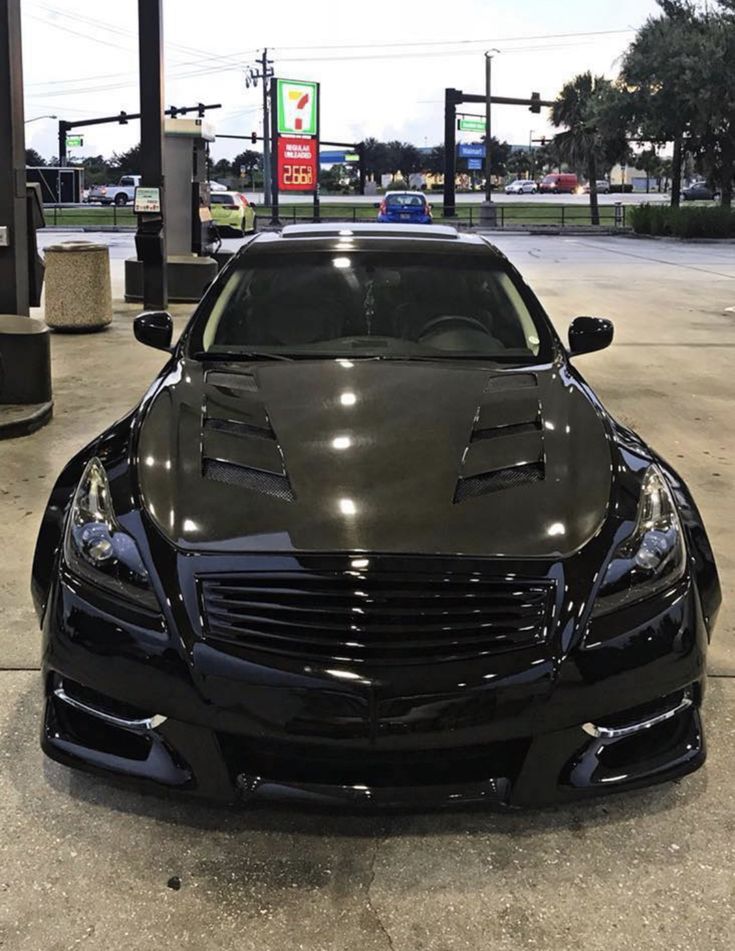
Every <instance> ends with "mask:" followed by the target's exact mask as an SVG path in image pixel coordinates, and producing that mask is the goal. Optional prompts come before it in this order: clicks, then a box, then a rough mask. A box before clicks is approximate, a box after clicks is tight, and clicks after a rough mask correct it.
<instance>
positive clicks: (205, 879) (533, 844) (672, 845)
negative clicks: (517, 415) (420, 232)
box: [0, 233, 735, 951]
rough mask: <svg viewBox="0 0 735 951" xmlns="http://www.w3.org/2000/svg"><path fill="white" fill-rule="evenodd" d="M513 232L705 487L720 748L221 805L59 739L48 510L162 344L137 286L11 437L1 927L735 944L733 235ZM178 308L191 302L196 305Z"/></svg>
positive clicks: (612, 382)
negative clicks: (444, 800) (636, 782)
mask: <svg viewBox="0 0 735 951" xmlns="http://www.w3.org/2000/svg"><path fill="white" fill-rule="evenodd" d="M65 237H72V236H71V235H66V236H65V235H63V234H59V233H55V234H45V235H43V241H44V243H45V244H48V243H51V242H56V241H59V240H64V238H65ZM74 237H78V236H74ZM87 237H91V238H92V239H93V240H103V241H106V242H108V243H109V244H110V247H111V257H112V266H113V296H115V297H117V298H118V300H119V299H121V297H122V262H123V260H124V258H125V257H126V256H129V255H131V254H132V253H133V250H132V249H133V239H132V236H130V235H121V234H117V235H104V236H101V235H97V236H87ZM236 244H237V242H236V241H228V242H227V245H229V246H232V247H235V246H236ZM497 244H498V245H499V247H500V248H501V249H502V250H503V251H504V252H505V253H506V254H507V255H508V256H509V257H510V258H511V260H512V261H513V262H514V263H515V264H516V265H517V266H518V268H519V270H520V271H521V273H522V274H523V275H524V276H525V277H526V278H527V280H528V281H529V283H530V284H531V285H532V286H533V288H534V289H535V290H536V291H537V293H538V295H539V296H540V298H541V300H542V302H543V303H544V304H545V306H546V307H547V309H548V311H549V313H550V315H551V317H552V319H553V321H554V323H555V325H556V327H557V329H558V330H559V331H560V333H565V332H566V326H567V324H568V322H569V320H570V319H571V318H572V317H574V316H577V315H579V314H595V315H600V316H605V317H609V318H611V319H612V320H613V321H614V322H615V326H616V339H615V342H614V344H613V346H612V348H611V349H609V350H607V351H605V352H602V353H599V354H593V355H590V356H586V357H581V358H579V360H578V363H577V365H578V366H579V368H580V369H581V370H582V372H583V373H584V374H585V375H586V377H587V378H588V379H589V381H590V383H591V384H592V385H593V386H594V387H595V389H596V390H597V392H598V394H599V395H600V396H601V397H602V399H603V400H604V402H605V403H606V405H607V407H608V408H609V409H610V410H611V411H612V412H613V413H614V414H615V415H616V416H617V417H618V418H619V419H621V420H622V421H623V422H624V423H626V424H627V425H630V426H632V427H633V428H634V429H636V430H637V431H638V432H639V433H640V434H641V435H642V436H643V437H644V438H645V439H646V440H647V441H649V442H650V443H651V444H652V445H653V446H654V447H655V448H656V449H657V450H659V451H660V452H661V453H662V454H663V455H664V456H665V457H666V458H667V459H668V460H669V461H670V462H671V463H672V464H673V465H674V467H675V468H677V469H678V470H680V472H681V474H682V475H683V476H684V478H685V479H686V480H687V482H688V483H689V485H690V487H691V489H692V491H693V493H694V495H695V497H696V499H697V501H698V503H699V505H700V507H701V509H702V514H703V516H704V519H705V522H706V524H707V526H708V529H709V531H710V535H711V539H712V542H713V545H714V547H715V553H716V555H717V558H718V565H719V569H720V573H721V577H722V582H723V595H724V601H725V603H724V607H723V611H722V613H721V615H720V622H719V628H718V630H717V632H716V636H715V640H714V642H713V644H712V648H711V652H710V662H709V668H710V678H709V686H708V696H707V700H706V703H705V718H706V723H707V728H708V742H709V759H708V763H707V765H706V767H705V768H704V769H703V770H701V771H699V772H698V773H696V774H694V775H693V776H691V777H688V778H685V779H683V780H681V781H680V782H677V783H673V784H669V785H666V786H662V787H658V788H654V789H651V790H648V791H645V792H641V793H634V794H628V795H624V796H619V797H613V798H610V799H608V800H604V801H602V800H601V801H599V802H598V803H595V804H582V805H578V806H574V807H564V808H555V809H545V810H540V811H537V812H528V813H495V812H485V811H483V810H467V811H457V812H446V813H427V814H400V815H352V814H339V813H334V812H330V813H314V812H305V811H290V810H285V809H276V808H266V807H259V808H257V809H252V810H242V811H234V810H228V811H222V810H216V809H214V808H210V807H206V806H195V805H192V804H190V803H179V802H176V801H168V800H159V799H154V798H149V797H144V796H141V795H139V794H137V793H133V792H128V791H122V790H120V789H118V788H117V787H115V786H113V785H110V784H109V783H107V782H104V781H100V780H96V779H92V778H89V777H87V776H84V775H81V774H76V773H72V772H70V771H68V770H66V769H65V768H63V767H61V766H58V765H56V764H51V763H49V762H44V760H43V757H42V755H41V752H40V749H39V748H38V731H39V724H38V718H39V710H40V690H39V683H38V674H37V668H38V662H39V649H40V638H39V633H38V630H37V627H36V621H35V615H34V614H33V612H32V608H31V604H30V596H29V593H28V587H29V573H30V562H31V557H32V552H33V544H34V541H35V536H36V532H37V529H38V523H39V519H40V516H41V512H42V510H43V507H44V505H45V502H46V498H47V496H48V493H49V490H50V488H51V486H52V484H53V481H54V479H55V477H56V474H57V473H58V471H59V469H60V468H61V466H62V464H63V463H64V461H65V460H66V459H67V458H68V457H69V456H70V455H71V454H72V453H74V452H76V451H77V450H78V449H79V448H80V447H81V446H82V445H84V444H85V442H87V441H88V440H89V439H90V438H92V437H93V436H94V435H95V434H96V433H97V432H99V431H100V430H101V429H102V428H103V427H105V426H106V425H108V424H109V423H110V422H111V421H112V420H114V419H116V418H117V417H119V416H120V415H122V414H123V413H124V412H125V411H126V410H127V409H129V408H130V407H131V406H132V405H133V404H134V403H135V402H136V401H137V400H138V399H139V397H140V395H141V394H142V392H143V391H144V389H145V387H146V386H147V384H148V382H149V381H150V379H151V377H152V376H153V374H154V372H155V371H156V369H157V368H158V367H159V366H160V365H161V356H160V354H159V355H157V354H156V352H155V351H152V350H150V349H145V348H142V347H140V346H139V345H138V344H136V343H135V341H134V340H133V336H132V330H131V318H132V317H133V316H134V315H135V313H136V308H135V307H133V306H130V305H119V306H117V308H116V317H115V320H114V322H113V325H112V326H111V328H110V329H109V330H107V331H106V332H104V333H100V334H96V335H91V336H78V335H67V336H62V335H55V336H54V337H53V340H52V347H53V373H54V397H55V419H54V421H53V422H52V424H51V425H50V426H48V427H47V428H45V429H43V430H41V431H39V432H38V433H36V434H35V435H33V436H31V437H29V438H26V439H22V440H12V441H8V442H4V443H0V469H1V471H2V472H3V473H4V479H3V480H2V485H0V525H2V530H1V531H2V539H3V543H4V544H3V551H4V562H3V564H4V570H3V572H2V578H1V579H0V593H1V594H2V604H3V612H2V615H0V667H1V668H2V669H1V670H0V678H1V680H0V764H1V765H0V827H1V828H2V829H3V830H4V835H3V836H2V837H0V948H2V949H12V951H39V949H44V951H66V949H71V948H82V949H90V951H92V949H93V951H97V949H104V951H117V949H121V951H122V949H125V951H143V949H146V951H149V949H151V948H154V947H155V948H158V949H161V951H164V949H177V951H179V949H182V951H184V949H186V951H215V949H220V948H223V947H235V946H236V947H238V948H242V949H259V951H269V949H274V951H275V949H285V948H309V949H314V948H324V949H327V948H329V949H350V951H353V949H354V951H372V949H380V951H383V949H391V951H403V949H405V951H418V949H421V951H459V949H465V948H466V949H473V951H474V949H480V948H493V949H497V951H505V949H518V948H536V949H542V951H543V949H551V948H555V949H556V948H567V947H573V946H574V947H579V948H584V949H585V951H603V949H604V951H618V949H620V951H622V949H636V951H638V949H647V951H648V949H687V951H720V949H723V951H724V949H728V948H730V947H732V944H733V939H732V933H733V925H732V921H733V909H734V908H735V879H733V871H732V870H733V867H734V866H735V846H734V844H733V843H734V841H735V840H734V839H733V831H734V830H735V766H733V762H732V757H731V749H732V745H733V741H735V679H732V678H735V647H734V646H733V623H732V621H731V617H732V612H731V610H730V604H731V602H732V598H733V594H735V591H734V588H735V584H734V579H735V541H733V538H732V531H731V526H732V524H733V521H734V519H735V493H734V492H733V488H734V482H735V478H734V477H735V449H733V441H732V434H733V423H732V406H733V400H734V399H735V381H734V378H733V374H732V360H733V355H735V312H728V311H727V308H729V307H735V245H732V244H721V245H716V244H707V243H703V244H680V243H674V242H664V241H648V240H638V239H632V238H622V237H617V238H616V237H610V238H602V237H558V236H557V237H538V236H512V235H501V236H499V237H498V239H497ZM172 312H173V313H174V316H175V318H176V321H177V325H178V326H181V325H182V324H183V321H184V320H185V319H186V316H187V314H188V313H189V312H190V308H188V307H184V306H179V307H175V308H172ZM113 357H114V363H113V360H112V358H113ZM121 367H124V371H122V372H121V370H120V368H121ZM398 515H400V513H398Z"/></svg>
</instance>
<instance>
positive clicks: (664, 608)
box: [42, 580, 707, 808]
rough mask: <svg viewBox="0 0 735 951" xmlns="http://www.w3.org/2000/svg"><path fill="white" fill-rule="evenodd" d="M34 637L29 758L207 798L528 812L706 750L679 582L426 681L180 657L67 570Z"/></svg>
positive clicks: (669, 771) (693, 762) (677, 766)
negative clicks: (40, 682)
mask: <svg viewBox="0 0 735 951" xmlns="http://www.w3.org/2000/svg"><path fill="white" fill-rule="evenodd" d="M44 634H45V648H44V688H45V713H44V720H43V728H42V746H43V749H44V751H45V752H46V753H47V754H48V755H49V756H51V757H52V758H54V759H56V760H58V761H60V762H62V763H65V764H67V765H69V766H75V767H80V768H83V769H87V770H90V771H92V772H98V773H102V774H106V775H115V776H118V777H122V778H124V779H126V780H128V781H132V782H135V783H138V784H143V785H144V786H147V787H149V788H156V789H159V790H178V791H180V792H182V793H186V794H190V795H192V796H197V797H204V798H206V799H212V800H219V801H223V802H236V801H243V800H246V801H248V800H257V799H269V800H273V799H286V800H293V799H299V800H303V801H311V802H315V803H323V804H329V803H331V804H349V805H361V806H381V807H383V806H385V807H404V806H405V807H410V808H416V807H423V806H451V805H457V804H460V803H469V802H481V803H486V804H497V805H504V806H527V805H538V804H544V803H552V802H564V801H568V800H573V799H577V798H582V797H586V796H594V795H598V794H602V793H607V792H612V791H615V790H622V789H631V788H636V787H640V786H645V785H649V784H651V783H655V782H661V781H664V780H667V779H671V778H674V777H676V776H679V775H682V774H684V773H687V772H690V771H692V770H694V769H696V768H697V767H698V766H700V765H701V764H702V763H703V762H704V758H705V747H704V739H703V734H702V726H701V721H700V713H699V710H700V705H701V699H702V693H703V683H704V664H705V651H706V642H707V637H706V631H705V626H704V623H703V619H702V613H701V610H700V606H699V600H698V597H697V594H696V590H695V589H694V588H693V586H692V585H691V584H690V582H689V581H686V582H685V583H684V584H683V585H682V586H681V587H680V588H679V589H678V590H677V591H676V592H672V593H671V595H670V596H669V597H668V598H667V599H666V600H665V601H664V602H659V603H657V605H655V606H652V605H650V604H649V605H639V606H637V607H635V608H629V609H628V610H627V611H626V612H620V614H616V615H610V616H608V617H606V618H601V619H600V620H599V621H597V622H595V624H594V625H593V626H592V627H591V629H590V630H589V632H588V634H587V637H586V643H587V644H588V645H589V646H587V647H581V646H577V647H576V648H574V649H572V650H570V651H569V653H568V654H567V655H566V656H564V657H553V658H550V659H548V658H547V659H543V658H535V660H532V661H529V655H528V652H525V651H509V652H507V653H505V654H499V655H496V656H495V657H493V658H492V659H490V663H489V667H490V668H492V669H491V670H490V672H489V673H488V670H489V667H488V663H487V662H486V663H484V664H480V663H479V662H475V663H473V665H471V666H470V665H467V664H464V665H462V670H461V672H460V670H459V669H458V668H457V666H456V665H455V664H446V665H442V669H441V671H440V675H439V676H440V681H441V682H440V681H437V671H436V670H432V671H430V672H429V671H428V670H426V669H424V668H421V667H414V668H413V669H412V672H408V671H403V670H402V671H399V672H397V673H396V672H395V671H394V674H393V678H392V679H389V678H385V677H377V676H376V677H373V678H371V679H368V678H366V677H359V676H355V677H354V679H342V678H335V676H334V674H335V672H330V671H310V672H309V673H308V674H307V673H301V674H299V675H297V674H294V673H288V672H285V671H283V670H273V669H270V668H264V667H260V666H259V665H258V666H256V665H254V664H253V663H252V662H248V661H243V660H242V659H241V658H238V657H235V656H231V655H229V654H226V653H222V652H220V651H216V650H214V649H212V648H211V647H208V646H206V645H199V646H197V648H196V649H195V650H194V651H193V652H191V654H189V652H187V651H185V650H183V649H181V650H180V649H179V648H178V647H176V646H174V645H175V642H176V641H177V640H178V638H177V637H176V636H175V635H174V636H173V637H172V636H170V635H169V632H167V631H166V630H165V629H162V628H160V627H159V628H158V629H156V627H155V625H151V626H143V625H141V624H135V623H132V622H131V621H130V620H129V619H126V620H125V621H121V619H120V616H119V614H114V613H113V612H112V611H111V610H109V605H106V604H105V603H103V602H101V601H99V600H95V602H94V603H92V600H90V599H89V596H88V594H87V593H86V592H84V591H83V590H82V589H80V588H77V587H76V586H75V584H74V583H73V582H72V581H70V580H67V581H62V582H60V583H58V584H57V585H56V587H55V591H54V594H53V597H52V600H51V602H50V605H49V610H48V611H47V613H46V618H45V627H44ZM485 661H488V659H485ZM70 699H71V701H72V702H71V703H70V702H69V701H70ZM683 701H686V702H683ZM672 711H675V712H672ZM669 714H670V715H669ZM131 724H132V725H131ZM591 726H592V727H596V728H600V729H598V731H597V735H592V734H593V733H595V730H593V729H591ZM629 728H630V729H629ZM621 729H622V730H623V735H617V734H618V732H619V731H620V730H621ZM600 730H601V732H600ZM605 731H608V733H609V732H610V731H612V733H610V735H607V733H606V732H605Z"/></svg>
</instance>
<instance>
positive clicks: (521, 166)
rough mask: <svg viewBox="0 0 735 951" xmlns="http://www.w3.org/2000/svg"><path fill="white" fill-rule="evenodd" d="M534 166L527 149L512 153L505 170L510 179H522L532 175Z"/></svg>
mask: <svg viewBox="0 0 735 951" xmlns="http://www.w3.org/2000/svg"><path fill="white" fill-rule="evenodd" d="M533 165H534V163H533V159H532V157H531V154H530V153H529V152H528V151H526V149H519V150H518V151H516V152H511V153H510V155H509V156H508V160H507V162H506V163H505V170H506V172H507V174H508V177H509V178H521V177H523V176H527V175H530V174H531V172H532V170H533Z"/></svg>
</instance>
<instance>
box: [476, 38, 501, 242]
mask: <svg viewBox="0 0 735 951" xmlns="http://www.w3.org/2000/svg"><path fill="white" fill-rule="evenodd" d="M499 52H500V50H497V49H492V50H487V51H486V52H485V201H484V202H483V204H482V206H481V208H480V223H481V224H482V225H485V226H488V227H494V226H495V223H496V216H497V210H496V208H495V205H494V204H493V186H492V182H491V175H492V155H491V154H490V153H491V149H490V139H491V137H492V124H491V115H490V106H491V103H492V63H493V54H494V53H499Z"/></svg>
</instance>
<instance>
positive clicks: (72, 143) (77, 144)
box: [66, 135, 84, 149]
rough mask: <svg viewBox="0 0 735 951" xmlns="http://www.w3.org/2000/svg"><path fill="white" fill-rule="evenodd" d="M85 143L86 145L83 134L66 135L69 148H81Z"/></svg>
mask: <svg viewBox="0 0 735 951" xmlns="http://www.w3.org/2000/svg"><path fill="white" fill-rule="evenodd" d="M83 145H84V136H83V135H67V137H66V147H67V149H80V148H81V147H82V146H83Z"/></svg>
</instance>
